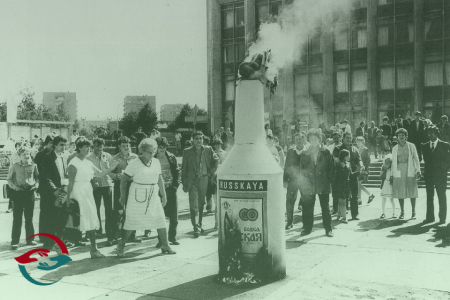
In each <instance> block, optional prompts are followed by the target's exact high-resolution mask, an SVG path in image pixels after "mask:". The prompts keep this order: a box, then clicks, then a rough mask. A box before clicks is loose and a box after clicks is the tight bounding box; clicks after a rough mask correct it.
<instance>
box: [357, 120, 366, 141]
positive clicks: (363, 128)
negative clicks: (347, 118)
mask: <svg viewBox="0 0 450 300" xmlns="http://www.w3.org/2000/svg"><path fill="white" fill-rule="evenodd" d="M366 133H367V126H366V125H365V124H364V122H361V123H359V127H358V128H356V134H355V135H356V137H358V136H362V137H363V138H366Z"/></svg>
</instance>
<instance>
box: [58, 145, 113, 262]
mask: <svg viewBox="0 0 450 300" xmlns="http://www.w3.org/2000/svg"><path fill="white" fill-rule="evenodd" d="M91 145H92V143H91V142H90V141H89V140H88V139H86V138H84V137H82V138H79V139H78V140H77V144H76V151H77V153H78V155H77V156H75V157H74V158H73V159H72V160H71V161H70V163H69V167H68V170H67V171H68V177H69V186H68V187H67V200H66V201H67V205H70V203H71V200H72V199H73V200H76V201H77V202H78V205H79V207H80V225H79V228H78V229H79V230H80V231H81V232H83V231H85V232H86V235H87V236H88V238H89V240H90V242H91V257H92V258H101V257H105V256H104V255H103V254H101V253H100V251H98V249H97V243H96V240H95V236H96V234H95V232H96V230H98V229H99V228H100V224H99V221H98V217H97V208H96V206H95V200H94V194H93V193H92V185H91V179H92V178H93V177H94V173H95V177H102V176H105V175H107V174H109V173H111V172H112V171H113V170H114V169H115V168H116V166H117V163H113V164H112V166H111V168H110V169H108V170H105V171H103V172H101V171H100V170H99V169H98V168H97V167H95V166H94V165H93V164H92V162H91V161H89V160H87V159H85V158H86V156H87V155H88V153H89V149H90V147H91Z"/></svg>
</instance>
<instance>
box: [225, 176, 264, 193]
mask: <svg viewBox="0 0 450 300" xmlns="http://www.w3.org/2000/svg"><path fill="white" fill-rule="evenodd" d="M219 190H220V191H236V192H267V180H222V179H219Z"/></svg>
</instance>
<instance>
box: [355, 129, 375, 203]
mask: <svg viewBox="0 0 450 300" xmlns="http://www.w3.org/2000/svg"><path fill="white" fill-rule="evenodd" d="M365 144H366V143H365V139H364V138H363V137H362V136H358V137H357V138H356V146H357V147H358V152H359V156H360V157H361V161H362V164H363V166H364V170H362V171H359V176H358V203H359V204H362V201H361V191H363V192H364V193H366V194H367V195H368V196H369V200H368V201H367V204H369V203H370V202H372V201H373V198H375V195H374V194H371V193H370V192H369V190H368V189H367V188H366V187H365V186H364V185H363V183H365V182H367V177H368V175H369V166H370V155H369V149H368V148H367V147H366V146H365Z"/></svg>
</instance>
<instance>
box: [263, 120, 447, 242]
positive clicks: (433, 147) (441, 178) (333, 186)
mask: <svg viewBox="0 0 450 300" xmlns="http://www.w3.org/2000/svg"><path fill="white" fill-rule="evenodd" d="M441 120H442V122H441V123H440V124H437V125H433V124H432V123H431V122H430V121H429V120H425V119H423V118H422V117H421V113H420V112H416V113H415V119H414V120H403V119H402V118H401V117H398V118H397V119H396V120H395V122H394V124H392V125H391V124H389V119H388V118H387V117H384V118H383V124H382V125H381V126H380V127H379V128H377V127H376V126H375V122H373V121H372V122H371V124H370V126H369V127H368V126H366V124H365V123H364V122H361V124H360V127H358V128H356V131H355V135H353V133H352V130H351V128H350V126H349V124H348V122H347V121H346V120H343V121H342V122H340V123H338V124H336V125H335V126H332V127H331V128H330V130H325V129H322V128H318V129H310V130H308V131H301V130H295V128H293V142H294V143H293V144H292V145H291V144H290V143H291V138H290V135H287V134H285V135H284V134H283V135H282V136H281V139H282V140H283V142H284V144H285V145H284V146H285V148H284V151H285V152H286V154H287V155H286V160H285V164H284V182H285V187H286V188H287V195H286V212H287V222H286V230H288V229H291V228H292V227H293V213H294V207H295V202H296V199H297V195H298V192H300V201H299V207H298V209H299V210H301V211H302V222H303V231H302V235H308V234H309V233H310V232H311V228H312V220H313V214H314V212H313V208H314V202H315V198H316V197H315V195H318V196H319V201H320V205H321V209H322V220H323V226H324V228H325V233H326V235H327V236H330V237H331V236H333V233H332V229H331V226H330V224H331V216H332V215H333V214H335V215H336V220H338V221H339V222H342V223H348V220H347V210H348V209H350V216H351V220H359V217H358V215H359V210H358V205H360V204H362V199H361V194H362V192H364V193H366V194H367V195H368V201H367V202H368V203H371V202H372V201H373V199H374V198H375V195H374V194H372V193H370V192H369V190H368V189H367V188H365V187H364V183H365V182H367V177H368V173H369V172H368V170H369V166H370V163H371V159H370V155H371V154H372V153H373V154H374V156H375V159H379V160H380V161H382V162H383V164H382V167H381V170H380V179H381V182H382V183H381V187H380V196H381V200H382V201H381V207H382V209H381V210H382V213H381V216H380V219H385V218H386V209H385V206H386V201H387V199H389V200H390V203H391V206H392V217H393V218H396V215H395V202H394V198H395V199H398V203H399V205H400V215H399V216H398V218H399V219H405V201H404V200H405V199H407V198H409V199H410V202H411V214H410V218H411V219H416V199H417V197H418V185H417V181H418V180H419V179H421V178H422V177H424V179H425V185H426V194H427V211H426V216H425V219H424V221H423V223H424V224H428V223H433V222H435V216H434V194H435V191H436V194H437V197H438V202H439V222H438V225H441V226H442V225H444V224H445V223H446V213H447V199H446V189H447V172H448V169H449V168H450V144H449V143H448V142H449V141H450V125H449V124H448V118H447V116H445V115H444V116H442V118H441ZM266 132H267V128H266ZM271 139H273V138H272V137H271V134H270V133H269V134H268V140H271ZM267 145H268V147H269V148H272V143H271V142H268V143H267ZM274 156H275V154H274ZM422 160H423V161H424V172H423V173H422V172H421V167H420V162H421V161H422ZM330 194H331V196H332V198H333V201H332V203H333V204H332V206H331V207H332V208H331V209H330V208H329V195H330ZM449 236H450V233H449Z"/></svg>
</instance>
